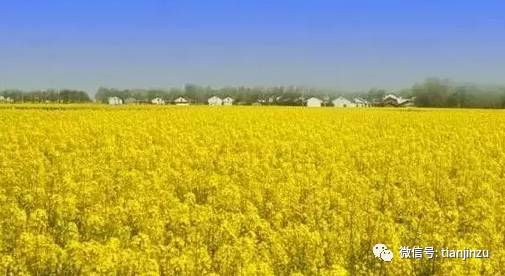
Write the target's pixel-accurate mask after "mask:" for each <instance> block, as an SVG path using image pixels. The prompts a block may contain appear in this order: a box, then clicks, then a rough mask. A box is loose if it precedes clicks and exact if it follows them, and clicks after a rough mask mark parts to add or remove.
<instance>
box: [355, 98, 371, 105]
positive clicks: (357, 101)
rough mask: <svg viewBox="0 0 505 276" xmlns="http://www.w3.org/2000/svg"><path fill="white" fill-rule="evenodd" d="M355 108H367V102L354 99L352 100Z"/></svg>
mask: <svg viewBox="0 0 505 276" xmlns="http://www.w3.org/2000/svg"><path fill="white" fill-rule="evenodd" d="M353 102H354V106H355V107H367V106H369V104H368V101H367V100H365V99H362V98H354V100H353Z"/></svg>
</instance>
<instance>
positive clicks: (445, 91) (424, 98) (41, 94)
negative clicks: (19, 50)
mask: <svg viewBox="0 0 505 276" xmlns="http://www.w3.org/2000/svg"><path fill="white" fill-rule="evenodd" d="M387 94H395V95H397V96H401V97H403V98H413V99H414V103H415V105H416V106H419V107H472V108H505V87H485V86H477V85H459V84H455V83H452V82H450V81H448V80H441V79H427V80H425V81H424V82H422V83H419V84H416V85H414V86H413V87H412V88H408V89H403V90H401V91H390V90H385V89H371V90H369V91H367V92H343V91H337V90H331V89H318V88H310V87H297V86H276V87H223V88H213V87H209V86H198V85H193V84H187V85H185V86H184V87H181V88H167V89H114V88H105V87H101V88H99V89H98V91H97V92H96V94H95V100H96V101H97V102H102V103H107V100H108V98H109V97H114V96H116V97H119V98H121V99H123V100H124V101H126V100H128V99H130V100H135V101H136V102H149V101H150V100H152V99H153V98H156V97H160V98H162V99H164V100H165V101H167V102H171V101H173V100H174V99H176V98H177V97H180V96H184V97H186V98H187V99H188V100H190V101H191V102H192V103H196V104H206V103H207V99H208V98H209V97H211V96H214V95H215V96H219V97H227V96H230V97H232V98H234V99H235V103H236V104H244V105H248V104H253V103H258V102H261V103H262V104H272V105H302V104H303V102H304V100H305V99H307V98H309V97H313V96H314V97H319V98H320V99H322V100H323V102H324V103H326V104H328V103H330V101H331V100H332V99H334V98H336V97H338V96H344V97H347V98H348V99H352V98H354V97H361V98H363V99H366V100H368V101H369V102H371V103H380V102H381V101H382V99H383V98H384V96H385V95H387ZM0 96H4V98H7V97H8V98H10V99H12V100H14V102H35V103H43V102H58V103H83V102H90V101H91V99H90V97H89V96H88V94H86V92H84V91H79V90H70V89H64V90H38V91H21V90H4V91H0Z"/></svg>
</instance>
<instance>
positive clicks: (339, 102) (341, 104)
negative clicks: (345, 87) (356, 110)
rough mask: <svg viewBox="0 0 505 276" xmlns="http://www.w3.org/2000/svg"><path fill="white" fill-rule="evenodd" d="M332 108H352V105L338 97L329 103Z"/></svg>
mask: <svg viewBox="0 0 505 276" xmlns="http://www.w3.org/2000/svg"><path fill="white" fill-rule="evenodd" d="M331 103H332V104H333V106H334V107H354V104H353V103H352V102H351V101H349V100H348V99H346V98H344V97H338V98H336V99H334V100H333V101H331Z"/></svg>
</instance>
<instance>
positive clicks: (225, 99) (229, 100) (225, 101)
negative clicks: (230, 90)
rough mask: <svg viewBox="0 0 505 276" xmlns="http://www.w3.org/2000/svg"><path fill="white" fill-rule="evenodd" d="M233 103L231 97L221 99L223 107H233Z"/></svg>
mask: <svg viewBox="0 0 505 276" xmlns="http://www.w3.org/2000/svg"><path fill="white" fill-rule="evenodd" d="M234 101H235V100H234V99H233V98H232V97H226V98H224V99H223V105H233V102H234Z"/></svg>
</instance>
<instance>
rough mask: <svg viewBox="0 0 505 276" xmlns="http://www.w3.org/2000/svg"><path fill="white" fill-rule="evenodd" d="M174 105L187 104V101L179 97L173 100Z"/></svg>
mask: <svg viewBox="0 0 505 276" xmlns="http://www.w3.org/2000/svg"><path fill="white" fill-rule="evenodd" d="M174 103H175V105H189V101H188V100H186V99H185V98H184V97H179V98H177V99H175V100H174Z"/></svg>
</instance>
